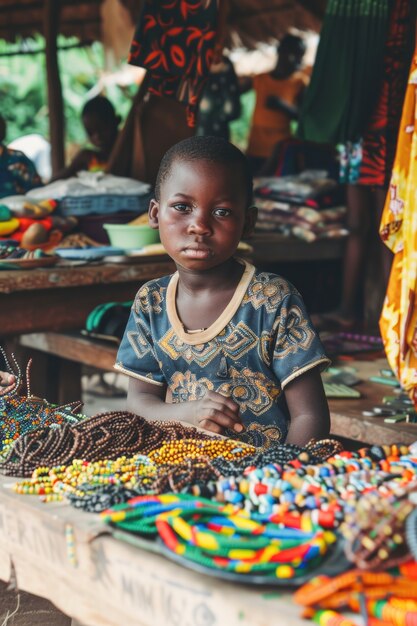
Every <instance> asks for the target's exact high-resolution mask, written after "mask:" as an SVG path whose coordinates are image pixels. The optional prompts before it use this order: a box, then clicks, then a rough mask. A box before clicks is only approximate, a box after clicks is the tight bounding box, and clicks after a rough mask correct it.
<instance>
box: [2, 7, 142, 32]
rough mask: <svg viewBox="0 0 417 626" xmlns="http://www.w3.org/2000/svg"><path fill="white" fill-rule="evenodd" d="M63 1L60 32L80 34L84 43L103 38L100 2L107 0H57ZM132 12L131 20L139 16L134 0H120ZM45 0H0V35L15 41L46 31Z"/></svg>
mask: <svg viewBox="0 0 417 626" xmlns="http://www.w3.org/2000/svg"><path fill="white" fill-rule="evenodd" d="M54 1H55V2H56V3H59V2H60V4H61V14H60V26H59V32H60V33H61V34H62V35H66V36H67V37H73V36H75V37H78V39H79V40H80V41H81V42H91V41H97V40H100V39H101V38H102V31H101V25H102V16H101V5H102V4H103V3H104V0H54ZM120 2H121V4H123V5H124V6H125V7H126V8H127V9H128V10H129V11H130V13H131V15H132V21H135V20H136V19H137V17H138V15H139V10H140V7H139V8H138V4H140V2H137V1H135V0H120ZM45 5H46V2H45V0H0V38H1V39H6V41H15V40H16V39H18V38H19V37H23V38H26V37H31V36H33V35H35V34H38V33H43V32H44V24H43V20H44V9H45Z"/></svg>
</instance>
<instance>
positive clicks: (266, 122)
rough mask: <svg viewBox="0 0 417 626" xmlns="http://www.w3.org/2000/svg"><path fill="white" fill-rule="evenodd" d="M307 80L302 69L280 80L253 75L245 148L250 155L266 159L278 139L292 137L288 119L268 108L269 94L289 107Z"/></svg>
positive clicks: (294, 104) (294, 103) (263, 75)
mask: <svg viewBox="0 0 417 626" xmlns="http://www.w3.org/2000/svg"><path fill="white" fill-rule="evenodd" d="M308 82H309V77H308V76H307V74H305V73H304V72H301V71H300V72H295V73H294V74H293V75H292V76H290V77H289V78H285V79H282V80H280V79H277V78H273V77H272V76H271V75H270V74H259V75H258V76H254V77H253V88H254V89H255V91H256V104H255V110H254V113H253V118H252V128H251V132H250V136H249V145H248V149H247V154H248V155H249V156H254V157H263V158H268V157H270V156H271V154H272V152H273V149H274V147H275V144H276V143H277V142H278V141H282V140H283V139H288V138H289V137H291V129H290V122H291V120H290V118H289V117H288V115H286V114H285V113H284V112H282V111H277V110H274V109H271V108H269V107H267V105H266V103H267V99H268V97H269V96H276V97H278V98H280V99H281V100H283V101H284V102H286V103H287V104H289V105H290V106H297V101H298V98H299V96H300V94H301V92H302V91H303V90H304V88H305V87H306V86H307V84H308Z"/></svg>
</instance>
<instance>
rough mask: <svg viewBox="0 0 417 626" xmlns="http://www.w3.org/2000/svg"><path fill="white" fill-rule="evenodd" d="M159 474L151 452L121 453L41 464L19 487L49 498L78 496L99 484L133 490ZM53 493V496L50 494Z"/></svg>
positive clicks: (19, 491)
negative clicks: (92, 458)
mask: <svg viewBox="0 0 417 626" xmlns="http://www.w3.org/2000/svg"><path fill="white" fill-rule="evenodd" d="M156 474H157V468H156V466H155V465H154V464H153V463H152V462H151V461H150V459H149V458H148V457H147V456H143V455H135V456H134V457H132V458H127V457H126V456H121V457H119V458H118V459H116V460H114V461H111V460H109V459H106V460H100V461H96V462H88V461H83V460H77V459H76V460H74V461H73V463H71V464H70V465H68V466H65V465H60V466H56V467H52V468H49V467H39V468H37V469H36V470H35V471H34V472H33V474H32V478H31V479H30V480H25V481H20V482H18V483H17V484H16V485H15V491H16V492H17V493H22V494H30V495H32V494H37V495H40V496H44V500H45V501H49V500H50V499H53V500H55V499H56V496H60V497H61V498H62V497H63V496H71V495H72V496H74V500H75V499H76V497H78V498H80V499H82V498H83V497H87V494H89V493H91V492H94V493H95V495H96V494H97V488H101V487H103V488H104V487H108V486H119V487H123V488H126V489H130V490H137V489H139V488H143V487H144V488H147V486H148V485H152V481H153V479H154V478H155V476H156ZM51 494H52V496H54V497H52V498H49V496H50V495H51Z"/></svg>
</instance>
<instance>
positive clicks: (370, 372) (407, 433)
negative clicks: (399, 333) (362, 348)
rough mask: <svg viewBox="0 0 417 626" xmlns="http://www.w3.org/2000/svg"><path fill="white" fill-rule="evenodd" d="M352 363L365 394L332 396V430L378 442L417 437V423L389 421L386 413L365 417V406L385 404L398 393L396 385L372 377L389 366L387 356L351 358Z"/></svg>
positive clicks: (383, 442)
mask: <svg viewBox="0 0 417 626" xmlns="http://www.w3.org/2000/svg"><path fill="white" fill-rule="evenodd" d="M349 366H352V367H354V368H355V369H356V372H357V375H358V377H359V378H361V379H363V382H361V383H359V384H358V385H356V386H355V389H357V390H358V391H360V392H361V394H362V397H361V398H357V399H356V398H355V399H352V400H348V399H345V398H343V399H330V400H329V406H330V414H331V432H332V434H333V435H337V436H340V437H346V438H348V439H353V440H354V441H358V442H366V443H371V444H376V445H383V444H388V445H390V444H394V443H405V444H411V443H413V442H414V441H417V424H407V423H406V422H398V423H397V424H387V423H386V422H384V418H383V417H364V416H363V415H362V411H363V410H369V409H372V407H374V406H379V405H382V398H383V397H384V396H390V395H395V394H394V392H393V388H392V387H389V386H385V385H381V384H379V383H372V382H370V381H369V377H370V376H375V375H378V374H379V370H380V369H382V368H387V367H388V364H387V361H386V359H385V358H377V359H375V360H374V361H359V360H355V361H351V362H349Z"/></svg>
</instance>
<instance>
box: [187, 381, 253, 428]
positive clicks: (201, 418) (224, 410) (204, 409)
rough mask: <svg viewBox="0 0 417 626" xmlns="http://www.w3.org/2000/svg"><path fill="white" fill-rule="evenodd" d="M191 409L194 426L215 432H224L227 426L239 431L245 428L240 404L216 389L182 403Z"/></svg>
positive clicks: (188, 409) (191, 419)
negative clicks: (194, 399) (199, 397)
mask: <svg viewBox="0 0 417 626" xmlns="http://www.w3.org/2000/svg"><path fill="white" fill-rule="evenodd" d="M182 406H183V407H184V408H185V407H187V412H188V411H190V415H189V417H190V419H189V420H187V421H191V422H192V423H193V424H194V426H198V427H199V428H204V429H205V430H210V431H211V432H213V433H217V434H220V435H221V434H222V432H223V430H224V429H225V428H230V429H231V430H234V431H235V432H237V433H241V432H242V431H243V430H244V426H243V424H242V422H241V419H240V415H239V406H238V405H237V404H236V402H233V400H230V398H226V397H225V396H222V395H221V394H220V393H216V392H215V391H207V393H206V395H205V396H204V398H202V399H201V400H196V401H194V402H187V403H184V404H183V405H182Z"/></svg>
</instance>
